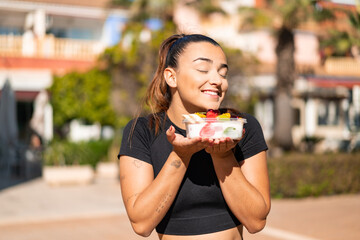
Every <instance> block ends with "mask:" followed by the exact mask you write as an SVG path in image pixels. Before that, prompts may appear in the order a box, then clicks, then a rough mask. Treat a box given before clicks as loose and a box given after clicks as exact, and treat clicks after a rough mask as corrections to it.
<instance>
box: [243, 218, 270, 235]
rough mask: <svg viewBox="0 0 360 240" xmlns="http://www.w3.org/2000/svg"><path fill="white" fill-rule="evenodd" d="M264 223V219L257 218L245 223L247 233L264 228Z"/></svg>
mask: <svg viewBox="0 0 360 240" xmlns="http://www.w3.org/2000/svg"><path fill="white" fill-rule="evenodd" d="M265 225H266V219H262V220H257V221H254V222H252V223H249V224H247V225H245V227H246V229H247V230H248V232H249V233H251V234H254V233H257V232H260V231H261V230H263V229H264V227H265Z"/></svg>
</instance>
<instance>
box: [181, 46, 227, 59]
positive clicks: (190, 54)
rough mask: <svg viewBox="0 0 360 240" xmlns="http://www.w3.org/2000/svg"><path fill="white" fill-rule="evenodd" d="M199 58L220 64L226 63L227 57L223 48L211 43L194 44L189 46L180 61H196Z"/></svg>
mask: <svg viewBox="0 0 360 240" xmlns="http://www.w3.org/2000/svg"><path fill="white" fill-rule="evenodd" d="M199 57H202V58H208V59H210V60H213V61H218V62H220V63H226V56H225V53H224V51H223V50H222V49H221V47H219V46H216V45H213V44H212V43H209V42H193V43H190V44H189V45H187V46H186V47H185V49H184V51H183V53H182V54H181V56H180V59H184V60H191V61H193V60H195V59H197V58H199Z"/></svg>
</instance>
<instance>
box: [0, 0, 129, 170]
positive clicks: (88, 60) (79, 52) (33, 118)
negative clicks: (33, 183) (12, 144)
mask: <svg viewBox="0 0 360 240" xmlns="http://www.w3.org/2000/svg"><path fill="white" fill-rule="evenodd" d="M109 2H110V1H109V0H99V1H85V0H35V1H34V0H32V1H29V0H21V1H16V0H2V1H0V95H1V94H2V92H1V89H3V87H4V85H5V82H6V81H8V82H9V83H10V86H11V88H12V90H13V92H14V95H15V99H16V112H17V127H18V139H17V140H18V145H17V147H18V148H21V149H23V150H21V152H22V154H21V156H18V157H17V159H13V160H8V159H1V158H0V167H2V169H4V168H8V167H9V166H5V165H7V163H6V162H9V163H11V164H12V165H13V166H10V168H13V169H15V168H16V169H17V170H16V171H17V172H18V173H19V172H22V173H21V174H24V172H26V167H25V166H26V164H27V163H26V161H27V160H26V159H24V156H25V152H26V151H27V150H28V147H29V146H30V145H31V143H34V142H33V141H32V140H31V139H33V137H37V138H39V139H40V140H41V141H42V142H47V141H50V140H51V139H52V136H53V126H52V107H51V105H50V104H49V96H48V93H47V91H46V89H47V88H48V87H50V86H51V84H52V79H53V76H54V74H57V75H62V74H65V73H67V72H69V71H75V70H76V71H86V70H88V69H90V68H92V67H93V66H94V64H95V63H96V58H97V56H98V54H99V53H101V52H102V51H103V49H104V48H105V47H107V46H110V45H113V44H115V43H117V42H118V40H119V38H120V36H121V31H122V27H123V26H124V24H125V22H126V20H127V17H128V16H127V15H128V13H127V11H126V10H124V9H115V8H110V7H109V5H108V4H109ZM0 104H1V102H0ZM0 128H2V129H3V128H5V126H0ZM0 131H3V130H0ZM21 146H22V147H21ZM0 169H1V168H0Z"/></svg>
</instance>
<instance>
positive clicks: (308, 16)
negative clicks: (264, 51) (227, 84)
mask: <svg viewBox="0 0 360 240" xmlns="http://www.w3.org/2000/svg"><path fill="white" fill-rule="evenodd" d="M239 13H240V14H242V15H243V16H244V19H245V21H244V27H247V28H249V27H251V28H254V27H255V28H256V27H270V28H271V29H273V30H274V31H275V37H276V40H277V44H276V49H275V52H276V56H277V63H276V77H277V87H276V91H275V129H274V141H275V144H276V145H278V146H279V147H281V148H283V149H285V150H289V149H291V148H292V147H293V144H292V135H291V129H292V127H293V122H294V119H293V109H292V107H291V98H292V96H291V90H292V87H293V83H294V80H295V77H296V71H295V60H294V52H295V42H294V30H295V29H297V28H298V27H299V26H301V25H302V24H304V23H306V22H309V21H316V22H319V21H324V20H327V19H332V18H333V15H332V13H331V12H330V11H329V10H326V9H323V8H321V5H319V3H318V2H317V1H312V0H300V1H299V0H287V1H280V0H269V1H267V2H266V8H264V9H248V8H247V9H244V8H242V9H240V12H239Z"/></svg>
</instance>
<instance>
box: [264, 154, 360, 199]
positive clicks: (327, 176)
mask: <svg viewBox="0 0 360 240" xmlns="http://www.w3.org/2000/svg"><path fill="white" fill-rule="evenodd" d="M268 166H269V177H270V191H271V196H272V197H275V198H283V197H297V198H300V197H308V196H320V195H333V194H343V193H359V192H360V153H354V154H346V153H337V154H323V155H316V154H300V153H296V154H294V153H292V154H288V155H284V156H283V157H280V158H271V159H269V161H268Z"/></svg>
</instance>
